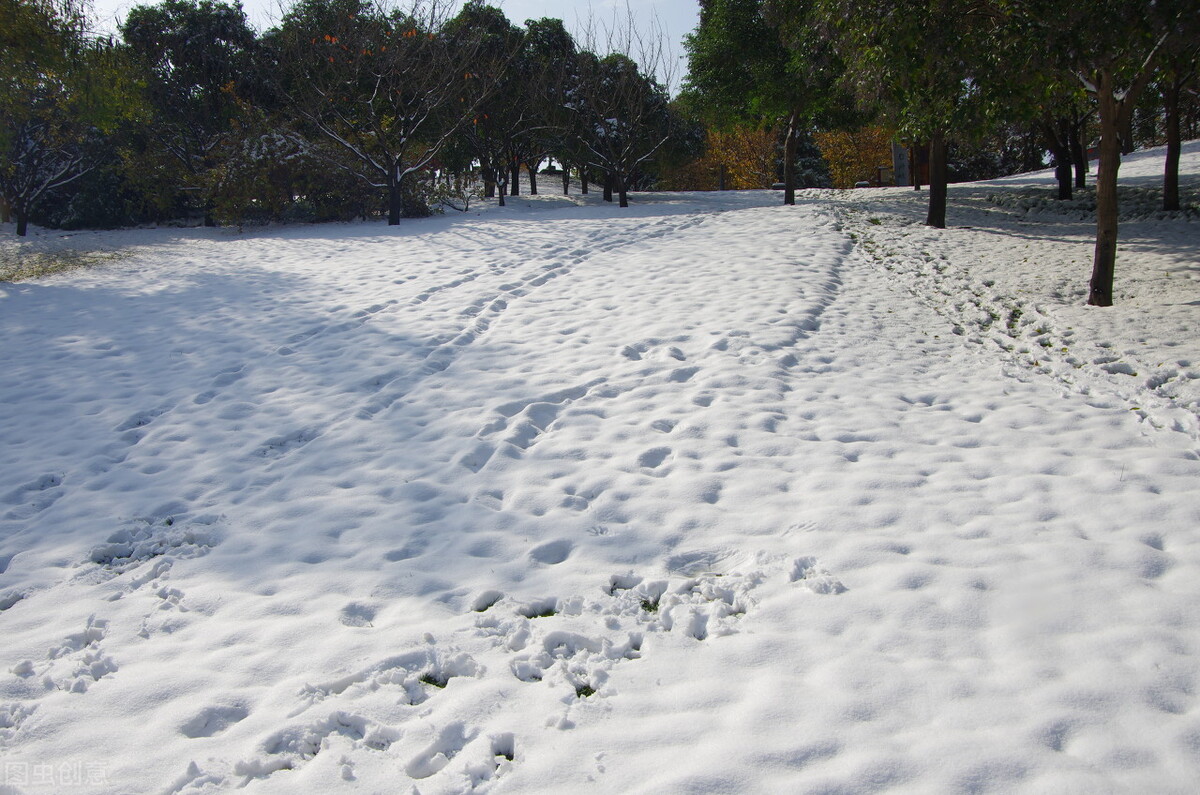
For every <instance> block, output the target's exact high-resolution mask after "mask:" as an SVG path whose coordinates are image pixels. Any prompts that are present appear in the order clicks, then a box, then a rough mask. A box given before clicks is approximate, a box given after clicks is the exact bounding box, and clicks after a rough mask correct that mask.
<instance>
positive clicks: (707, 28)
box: [684, 0, 865, 204]
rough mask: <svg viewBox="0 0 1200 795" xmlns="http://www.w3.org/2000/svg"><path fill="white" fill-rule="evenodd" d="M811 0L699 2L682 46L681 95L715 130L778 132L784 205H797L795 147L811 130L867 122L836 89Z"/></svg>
mask: <svg viewBox="0 0 1200 795" xmlns="http://www.w3.org/2000/svg"><path fill="white" fill-rule="evenodd" d="M817 10H818V9H817V6H816V5H815V3H814V2H812V0H702V1H701V4H700V24H699V26H698V27H697V28H696V30H695V32H694V33H692V34H691V35H690V36H688V37H687V39H686V40H685V42H684V46H685V48H686V49H687V53H688V76H687V78H686V80H685V82H684V93H685V95H689V94H690V95H692V96H691V98H690V99H689V102H690V104H691V105H692V106H693V107H698V108H700V109H701V110H702V111H703V112H704V115H705V116H706V121H707V122H708V123H709V124H711V125H714V126H716V127H717V128H718V129H722V130H726V131H728V130H730V129H733V128H734V127H737V126H741V125H746V124H750V125H758V126H761V127H769V128H782V130H783V142H784V152H783V157H782V165H783V169H782V170H783V182H784V199H783V200H784V203H785V204H794V203H795V189H796V187H797V172H796V163H797V160H798V159H799V157H798V148H799V147H800V146H801V145H802V144H804V142H805V141H807V140H808V138H809V136H810V134H811V133H812V131H813V129H814V128H815V127H824V128H830V127H844V126H851V125H855V124H858V123H860V122H861V121H865V118H862V117H861V116H860V114H858V113H856V112H855V108H854V103H853V100H852V98H851V97H849V96H847V94H846V93H845V92H844V91H843V90H842V89H841V87H840V86H839V76H840V75H841V74H842V73H843V72H844V71H845V70H844V67H843V65H842V64H841V61H840V59H839V57H838V54H837V53H836V52H835V50H834V49H833V47H832V46H831V41H830V39H829V38H828V37H827V36H826V35H825V31H824V30H823V29H822V28H821V26H820V24H819V19H818V17H817V16H816V12H817Z"/></svg>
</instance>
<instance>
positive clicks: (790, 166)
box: [783, 110, 800, 204]
mask: <svg viewBox="0 0 1200 795" xmlns="http://www.w3.org/2000/svg"><path fill="white" fill-rule="evenodd" d="M799 123H800V113H799V111H796V110H793V111H792V112H791V114H790V115H789V116H788V126H787V138H786V139H784V142H783V203H784V204H795V203H796V133H797V132H798V131H797V129H796V127H797V125H798V124H799Z"/></svg>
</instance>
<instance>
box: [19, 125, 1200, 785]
mask: <svg viewBox="0 0 1200 795" xmlns="http://www.w3.org/2000/svg"><path fill="white" fill-rule="evenodd" d="M1161 160H1162V155H1161V152H1155V151H1151V152H1148V153H1143V154H1139V155H1135V156H1133V157H1131V158H1130V159H1129V160H1128V161H1127V162H1126V164H1125V165H1124V166H1123V169H1122V181H1123V185H1124V186H1125V188H1124V189H1125V190H1126V193H1127V196H1128V197H1129V198H1128V201H1127V203H1126V204H1127V208H1133V209H1132V210H1130V211H1129V217H1128V218H1127V219H1126V220H1125V221H1124V222H1123V224H1122V241H1123V242H1122V249H1121V253H1120V255H1119V260H1118V271H1117V296H1116V297H1117V306H1115V307H1112V308H1110V309H1094V308H1087V307H1085V306H1083V305H1082V304H1083V300H1084V295H1085V289H1086V282H1087V276H1088V271H1089V269H1090V244H1089V235H1090V234H1091V231H1090V223H1089V222H1088V221H1087V220H1086V215H1085V214H1083V213H1082V212H1080V211H1078V210H1077V209H1072V208H1066V209H1065V210H1064V208H1062V207H1060V206H1058V205H1056V204H1054V203H1052V202H1049V203H1043V202H1039V201H1038V200H1037V197H1038V196H1039V195H1040V194H1041V193H1044V192H1045V191H1047V190H1049V185H1050V177H1049V176H1048V175H1047V174H1037V175H1026V176H1023V177H1019V178H1010V179H1008V180H1001V181H997V182H994V183H980V184H975V185H963V186H952V188H951V210H950V222H951V224H952V225H956V226H954V227H953V228H951V229H947V230H932V229H927V228H925V227H923V226H921V225H920V220H921V219H922V218H923V214H924V199H925V195H924V193H915V192H913V191H911V190H905V189H879V190H857V191H848V192H831V191H811V192H805V193H802V194H801V196H800V203H799V204H798V205H797V206H796V207H794V208H788V207H780V206H776V203H777V202H778V200H779V194H778V193H770V192H746V193H728V194H716V193H713V194H660V195H639V196H636V197H635V201H634V206H632V207H630V208H629V209H628V210H620V209H619V208H616V207H613V206H606V205H603V204H602V203H600V202H598V201H596V197H595V196H592V197H587V198H584V197H578V196H575V197H571V198H569V199H567V198H563V197H554V196H542V197H536V198H535V197H522V198H521V199H519V200H515V201H510V202H509V206H508V207H507V208H503V209H501V208H496V207H494V206H485V207H481V208H480V209H479V210H478V211H473V212H471V213H469V214H464V215H460V214H452V215H448V216H444V217H439V218H433V219H428V220H423V221H412V222H406V223H405V224H403V225H401V226H399V227H393V228H388V227H385V226H382V225H380V224H377V223H368V224H350V225H324V226H305V227H282V228H270V229H259V230H249V231H247V232H245V233H243V234H238V233H237V232H236V231H234V230H199V229H193V230H168V229H160V230H132V231H123V232H96V233H75V234H71V235H68V234H60V233H51V232H42V233H40V234H39V235H38V236H35V237H34V238H32V239H31V240H29V241H25V242H20V243H17V242H14V241H12V240H11V238H8V239H5V241H4V243H3V245H4V246H5V247H6V248H5V253H7V254H8V255H11V254H12V253H13V251H15V250H17V247H25V248H24V249H21V250H24V251H50V250H58V251H65V250H71V251H85V252H96V251H103V252H116V253H117V254H119V256H118V257H117V258H115V259H111V258H110V259H105V260H104V261H103V262H102V263H101V264H100V265H98V266H96V267H93V268H89V269H85V270H75V271H71V272H67V273H62V274H58V275H55V276H50V277H46V278H44V279H40V280H36V281H29V282H22V283H18V284H5V285H0V335H2V336H0V338H2V339H3V340H4V343H5V344H4V347H3V349H2V351H0V364H2V365H3V370H2V372H3V377H2V380H0V397H2V400H3V405H4V411H3V412H2V413H0V439H2V440H3V441H2V442H0V444H2V446H3V451H4V452H3V459H2V464H0V636H2V637H3V639H4V642H3V644H2V645H0V754H2V761H3V765H2V766H0V768H2V770H0V775H2V776H3V778H0V790H4V788H7V790H5V791H8V792H28V793H37V792H65V791H79V792H96V793H128V792H160V793H201V792H222V791H226V790H232V789H237V788H239V787H244V788H245V789H246V790H248V791H250V792H261V793H273V792H277V793H292V792H330V791H339V792H340V791H345V792H360V791H361V792H400V791H403V792H409V791H416V792H421V793H457V792H466V791H472V790H473V789H474V790H475V791H480V792H498V793H499V792H522V793H525V792H545V793H556V792H566V791H572V792H574V791H581V792H867V791H884V790H894V791H909V792H959V791H969V792H986V791H1005V792H1010V791H1020V792H1120V791H1143V792H1144V791H1154V792H1180V793H1182V792H1188V791H1191V790H1192V789H1193V787H1194V782H1195V780H1196V777H1197V775H1198V773H1200V704H1198V703H1197V696H1196V693H1197V688H1198V684H1200V681H1198V677H1200V665H1198V662H1197V657H1196V653H1197V650H1198V646H1200V617H1198V616H1197V614H1196V612H1195V609H1194V608H1195V605H1196V603H1197V598H1198V597H1200V538H1198V537H1197V526H1198V524H1200V490H1198V489H1197V483H1198V482H1200V481H1198V480H1197V476H1198V475H1200V459H1198V457H1197V448H1198V437H1197V428H1198V424H1197V423H1198V418H1197V415H1198V413H1200V402H1198V401H1200V391H1198V388H1197V387H1198V384H1200V381H1198V380H1197V379H1200V341H1198V340H1197V335H1196V334H1195V333H1194V330H1195V328H1196V320H1197V313H1198V312H1200V309H1198V307H1200V283H1198V280H1200V270H1198V269H1197V256H1196V254H1197V249H1198V248H1200V236H1198V235H1197V229H1198V227H1197V220H1196V214H1195V211H1194V210H1193V212H1192V214H1190V215H1189V214H1187V213H1183V214H1179V215H1176V216H1172V217H1164V216H1161V214H1156V213H1154V212H1151V211H1148V210H1146V209H1145V207H1144V202H1143V200H1142V199H1141V198H1139V197H1142V196H1148V195H1149V194H1150V193H1152V187H1151V186H1152V185H1153V184H1154V181H1155V179H1156V174H1157V169H1158V168H1160V166H1161ZM1184 170H1185V175H1184V182H1185V186H1186V190H1187V191H1188V194H1187V195H1188V196H1189V197H1190V201H1191V202H1192V204H1193V207H1194V206H1195V205H1196V204H1197V202H1196V199H1195V196H1196V192H1197V190H1198V188H1200V146H1198V145H1197V144H1195V143H1193V144H1190V145H1189V146H1188V148H1187V150H1186V153H1185V159H1184ZM989 197H990V198H989ZM1149 200H1150V199H1145V201H1149ZM1135 205H1136V207H1135ZM1137 207H1142V209H1141V210H1139V209H1137ZM964 227H969V228H964Z"/></svg>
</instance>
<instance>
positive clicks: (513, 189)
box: [508, 160, 521, 196]
mask: <svg viewBox="0 0 1200 795" xmlns="http://www.w3.org/2000/svg"><path fill="white" fill-rule="evenodd" d="M509 170H510V172H511V177H512V181H511V182H509V183H508V189H509V195H510V196H520V195H521V163H520V161H517V160H514V161H513V162H512V166H511V168H510V169H509Z"/></svg>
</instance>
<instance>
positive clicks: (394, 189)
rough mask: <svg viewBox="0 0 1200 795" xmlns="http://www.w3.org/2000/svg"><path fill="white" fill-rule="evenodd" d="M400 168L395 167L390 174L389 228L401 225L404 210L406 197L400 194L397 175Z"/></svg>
mask: <svg viewBox="0 0 1200 795" xmlns="http://www.w3.org/2000/svg"><path fill="white" fill-rule="evenodd" d="M399 170H400V167H399V166H393V167H392V170H391V172H390V173H389V174H388V226H398V225H399V224H400V214H401V212H402V211H403V209H404V197H403V196H402V195H401V193H400V178H399V176H398V175H397V174H396V172H397V171H399Z"/></svg>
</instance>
